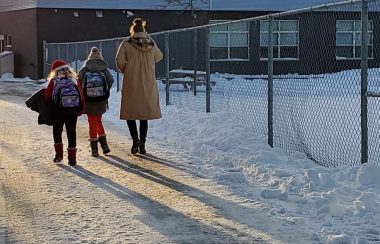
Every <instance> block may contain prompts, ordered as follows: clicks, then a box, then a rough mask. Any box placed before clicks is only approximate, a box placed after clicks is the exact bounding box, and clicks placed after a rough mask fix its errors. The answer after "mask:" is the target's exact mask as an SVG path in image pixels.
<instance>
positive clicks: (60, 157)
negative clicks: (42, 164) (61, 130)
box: [53, 143, 63, 163]
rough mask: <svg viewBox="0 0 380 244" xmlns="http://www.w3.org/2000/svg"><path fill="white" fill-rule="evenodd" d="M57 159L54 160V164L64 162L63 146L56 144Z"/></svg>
mask: <svg viewBox="0 0 380 244" xmlns="http://www.w3.org/2000/svg"><path fill="white" fill-rule="evenodd" d="M54 150H55V157H54V159H53V162H54V163H59V162H61V161H62V160H63V144H62V143H56V144H54Z"/></svg>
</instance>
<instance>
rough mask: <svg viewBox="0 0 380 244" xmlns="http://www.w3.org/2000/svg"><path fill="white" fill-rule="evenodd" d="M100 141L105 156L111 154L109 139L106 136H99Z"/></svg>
mask: <svg viewBox="0 0 380 244" xmlns="http://www.w3.org/2000/svg"><path fill="white" fill-rule="evenodd" d="M98 140H99V142H100V145H101V147H102V149H103V154H107V153H110V152H111V150H110V148H109V147H108V143H107V137H106V135H102V136H99V138H98Z"/></svg>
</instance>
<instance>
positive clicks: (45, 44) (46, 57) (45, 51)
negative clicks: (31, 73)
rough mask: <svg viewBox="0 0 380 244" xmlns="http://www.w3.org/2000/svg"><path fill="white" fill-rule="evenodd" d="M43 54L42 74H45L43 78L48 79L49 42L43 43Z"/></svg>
mask: <svg viewBox="0 0 380 244" xmlns="http://www.w3.org/2000/svg"><path fill="white" fill-rule="evenodd" d="M42 52H43V54H42V55H43V56H42V57H43V58H42V59H43V62H44V63H43V66H42V72H43V77H46V76H47V70H48V69H47V67H46V66H47V61H48V51H47V42H46V41H42Z"/></svg>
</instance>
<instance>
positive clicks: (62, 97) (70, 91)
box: [53, 78, 81, 110]
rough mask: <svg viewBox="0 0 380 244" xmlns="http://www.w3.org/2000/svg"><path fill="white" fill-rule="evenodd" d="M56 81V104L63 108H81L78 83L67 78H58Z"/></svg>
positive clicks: (54, 100)
mask: <svg viewBox="0 0 380 244" xmlns="http://www.w3.org/2000/svg"><path fill="white" fill-rule="evenodd" d="M54 82H55V83H54V89H53V102H54V104H55V105H57V106H58V107H59V108H62V109H70V110H79V109H80V107H81V98H80V93H79V89H78V86H77V84H75V82H74V81H73V80H71V79H67V78H61V79H59V78H56V79H55V80H54Z"/></svg>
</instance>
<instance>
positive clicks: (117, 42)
mask: <svg viewBox="0 0 380 244" xmlns="http://www.w3.org/2000/svg"><path fill="white" fill-rule="evenodd" d="M115 44H116V52H117V51H118V50H119V46H120V41H119V40H117V41H116V42H115ZM115 56H116V55H115ZM115 63H116V62H115ZM115 71H116V91H117V92H119V91H120V72H119V70H118V68H117V67H115Z"/></svg>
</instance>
